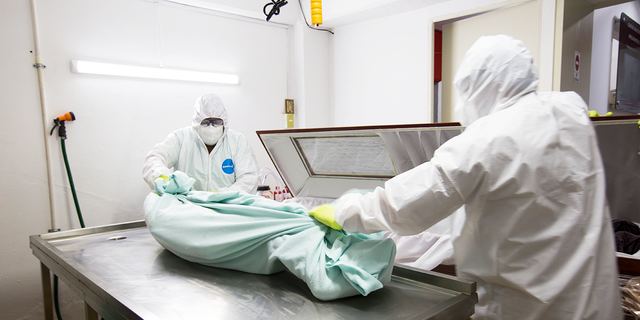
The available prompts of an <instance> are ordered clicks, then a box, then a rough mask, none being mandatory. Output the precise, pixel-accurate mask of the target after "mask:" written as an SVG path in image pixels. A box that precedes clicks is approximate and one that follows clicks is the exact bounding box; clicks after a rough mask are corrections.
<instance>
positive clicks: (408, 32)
mask: <svg viewBox="0 0 640 320" xmlns="http://www.w3.org/2000/svg"><path fill="white" fill-rule="evenodd" d="M538 2H539V3H540V5H541V8H542V9H541V10H540V11H539V15H540V21H541V23H540V28H541V33H540V42H541V44H542V46H541V61H543V62H544V63H543V64H542V65H541V68H542V69H543V70H541V72H540V74H541V77H543V78H542V79H541V84H542V83H544V84H545V89H548V88H550V83H551V76H552V74H551V68H552V61H551V60H552V59H551V57H552V56H553V46H552V41H550V38H551V39H552V38H553V27H552V26H553V25H554V22H555V10H553V8H555V1H554V0H540V1H538ZM501 3H505V4H512V3H513V1H497V0H493V1H492V0H483V1H465V0H452V1H447V2H444V3H440V4H436V5H433V6H429V7H427V8H423V9H419V10H414V11H410V12H405V13H401V14H397V15H393V16H389V17H385V18H380V19H375V20H370V21H366V22H361V23H357V24H352V25H347V26H342V27H337V28H335V29H334V31H335V35H334V36H333V40H334V42H333V49H332V55H331V56H332V59H333V61H332V64H333V67H332V81H333V82H332V90H333V91H332V92H333V99H334V103H333V104H332V108H333V113H332V123H333V125H336V126H347V125H377V124H399V123H421V122H431V107H432V88H431V87H432V86H431V84H430V83H431V82H430V81H432V80H431V79H430V78H431V77H432V72H433V71H432V62H431V55H432V53H433V39H432V38H433V35H432V27H431V25H432V21H433V20H435V19H439V18H440V17H443V16H450V18H453V17H455V16H456V15H457V14H462V13H464V14H468V13H470V12H472V11H473V10H474V9H477V8H482V7H485V6H489V5H496V4H501Z"/></svg>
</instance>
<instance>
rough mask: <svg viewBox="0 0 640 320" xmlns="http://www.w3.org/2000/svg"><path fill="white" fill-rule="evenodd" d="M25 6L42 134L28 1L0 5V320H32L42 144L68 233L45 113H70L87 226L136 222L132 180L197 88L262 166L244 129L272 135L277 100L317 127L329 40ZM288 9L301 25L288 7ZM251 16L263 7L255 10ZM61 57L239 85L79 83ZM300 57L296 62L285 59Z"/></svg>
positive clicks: (263, 28) (243, 26) (176, 14)
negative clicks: (210, 76) (224, 75)
mask: <svg viewBox="0 0 640 320" xmlns="http://www.w3.org/2000/svg"><path fill="white" fill-rule="evenodd" d="M36 3H37V7H38V10H37V13H38V19H37V22H38V24H39V31H40V43H41V51H40V56H41V58H42V60H43V63H44V64H45V65H46V69H45V71H44V79H43V82H44V85H45V100H46V109H45V116H44V117H45V119H47V124H46V128H43V121H42V112H41V110H40V103H39V94H38V80H37V77H36V69H35V68H33V67H32V65H33V63H34V60H35V56H34V54H33V53H30V51H33V50H34V38H33V33H32V26H31V16H30V14H31V10H30V7H29V1H26V0H20V1H18V0H10V1H0V27H2V28H1V29H0V30H1V31H0V41H1V43H2V46H0V107H1V108H2V112H3V115H4V116H5V117H6V120H5V123H4V125H2V126H1V127H0V139H1V141H2V149H1V151H0V159H2V160H1V163H2V166H1V167H0V170H1V171H0V173H1V174H2V177H3V179H4V181H5V183H3V184H2V185H1V186H0V226H1V228H2V232H0V239H1V243H2V248H0V319H41V318H42V317H43V309H42V293H41V287H40V270H39V262H38V260H37V259H36V258H35V257H34V256H32V254H31V250H30V249H29V246H28V236H29V235H35V234H42V233H46V232H47V230H48V229H49V228H50V227H51V225H50V214H49V211H50V210H49V198H48V187H47V169H46V165H45V151H44V150H45V147H44V144H45V139H47V141H48V142H49V143H50V145H51V153H52V163H53V165H52V171H53V181H54V195H55V211H56V215H55V217H56V220H57V223H56V227H58V228H61V229H63V230H68V229H70V228H78V227H79V223H78V222H77V217H76V213H75V208H74V205H73V200H72V197H71V194H70V191H69V190H70V189H69V183H68V179H67V177H66V172H65V168H64V164H63V161H62V155H61V152H60V141H59V138H57V137H56V136H54V137H49V136H48V131H49V129H50V128H51V125H52V123H53V122H52V120H53V118H54V117H57V116H60V115H62V114H64V113H66V112H68V111H73V112H74V113H75V114H76V116H77V120H76V121H74V122H72V123H67V134H68V139H67V140H66V147H67V153H68V158H69V162H70V165H71V169H72V173H73V179H74V182H75V186H76V189H77V192H78V198H79V202H80V207H81V209H82V214H83V216H84V221H85V224H86V226H87V227H92V226H98V225H104V224H110V223H117V222H124V221H131V220H138V219H143V218H144V217H143V213H142V203H143V201H144V197H145V196H146V195H147V194H148V193H149V191H150V190H149V187H148V186H147V185H146V183H144V181H143V180H142V177H141V170H142V162H143V159H144V157H145V155H146V154H147V152H148V151H149V150H150V149H151V147H152V146H153V145H154V144H156V143H158V142H160V141H161V140H163V139H164V138H165V137H166V136H167V134H168V133H169V132H171V131H172V130H175V129H178V128H181V127H184V126H187V125H190V123H191V115H192V112H193V105H194V102H195V100H196V98H197V97H198V96H199V95H201V94H203V93H207V92H214V93H217V94H219V95H220V96H221V97H222V99H223V101H224V102H225V104H226V106H227V110H228V112H229V117H230V122H229V125H230V127H231V128H232V129H234V130H236V131H239V132H241V133H243V134H244V135H245V136H246V137H247V138H248V139H249V141H250V143H251V145H252V147H253V149H254V151H255V152H256V155H257V157H258V161H259V164H260V166H269V167H271V168H273V165H272V164H271V163H270V160H269V158H268V156H267V154H266V152H265V151H264V148H263V147H262V145H261V143H260V142H259V139H258V137H257V135H256V134H255V131H256V130H265V129H281V128H283V125H284V121H283V115H282V113H283V110H284V99H285V98H294V99H296V110H297V111H298V112H300V114H304V113H305V112H304V111H305V110H304V106H305V105H308V106H310V107H312V108H313V109H314V110H311V111H309V112H306V114H307V115H308V117H310V119H309V120H307V122H308V123H312V124H313V125H315V126H328V125H329V123H328V121H329V116H328V114H329V106H328V103H329V94H328V92H329V90H328V85H329V71H328V70H329V68H328V56H327V52H328V50H329V44H328V43H329V42H328V39H329V35H328V34H324V33H320V32H318V31H313V30H310V31H311V33H308V32H306V30H304V29H302V28H299V29H296V28H295V27H294V26H288V27H287V26H286V25H285V26H284V27H279V26H276V25H272V24H270V25H267V24H266V23H263V22H261V21H254V22H249V20H246V19H244V20H237V19H230V18H225V17H221V16H218V15H214V14H211V13H210V12H209V11H202V10H195V11H194V10H187V9H185V8H184V7H181V6H176V5H172V4H169V3H166V2H161V3H160V4H155V3H154V2H151V1H145V0H110V1H98V0H36ZM244 9H246V8H244ZM287 10H288V12H289V13H290V14H289V16H291V14H294V16H295V17H297V18H298V19H302V17H301V16H300V15H299V8H298V7H297V3H293V2H292V3H290V4H289V5H288V6H287ZM261 11H262V6H260V7H259V8H256V12H258V13H259V14H260V15H261V14H262V13H261ZM296 12H297V13H298V14H295V13H296ZM278 19H280V18H278ZM276 20H277V19H276ZM296 24H297V22H296ZM287 28H288V29H287ZM305 28H306V26H305ZM294 29H296V30H297V31H296V30H294ZM303 31H304V34H302V35H301V36H299V37H296V32H298V33H303ZM297 48H300V50H297ZM295 52H298V54H300V55H303V57H296V56H295ZM292 55H293V56H292ZM72 59H87V60H94V61H104V62H114V63H122V64H133V65H143V66H152V67H156V66H159V65H163V66H164V67H165V68H178V69H187V70H202V71H217V72H228V73H236V74H238V75H240V79H241V83H240V85H237V86H235V85H212V84H200V83H188V82H176V81H164V80H144V79H125V78H116V77H103V76H95V75H79V74H74V73H71V72H70V67H69V64H70V60H72ZM298 60H300V61H307V63H302V64H299V65H296V64H294V62H293V61H298ZM310 62H313V64H309V63H310ZM304 68H309V70H305V69H304ZM314 73H315V75H314ZM296 75H304V76H305V77H306V78H307V79H306V80H307V81H306V83H307V86H304V87H302V90H304V93H305V94H306V96H308V97H310V98H311V99H313V101H310V102H308V103H305V101H304V100H303V101H298V100H297V99H298V97H297V96H296V92H297V91H296V90H290V88H291V87H292V86H291V84H290V83H288V81H293V82H295V81H296ZM296 116H299V115H298V114H297V115H296ZM45 137H46V138H45ZM61 300H62V301H61V305H62V313H63V317H64V318H65V319H78V318H81V317H82V316H83V311H82V307H83V305H82V303H81V302H80V301H79V299H78V298H77V297H76V296H75V294H74V293H73V292H71V291H70V290H68V289H67V288H66V286H64V285H61Z"/></svg>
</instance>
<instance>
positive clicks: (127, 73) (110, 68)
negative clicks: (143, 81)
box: [71, 60, 240, 84]
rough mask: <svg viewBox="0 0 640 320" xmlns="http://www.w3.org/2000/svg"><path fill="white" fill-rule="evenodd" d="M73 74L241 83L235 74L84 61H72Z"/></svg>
mask: <svg viewBox="0 0 640 320" xmlns="http://www.w3.org/2000/svg"><path fill="white" fill-rule="evenodd" d="M71 72H74V73H89V74H102V75H108V76H121V77H134V78H150V79H167V80H182V81H199V82H212V83H223V84H238V83H239V82H240V80H239V78H238V76H237V75H235V74H224V73H212V72H200V71H187V70H175V69H163V68H149V67H136V66H127V65H121V64H112V63H102V62H92V61H82V60H71Z"/></svg>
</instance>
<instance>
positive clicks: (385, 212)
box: [334, 129, 486, 235]
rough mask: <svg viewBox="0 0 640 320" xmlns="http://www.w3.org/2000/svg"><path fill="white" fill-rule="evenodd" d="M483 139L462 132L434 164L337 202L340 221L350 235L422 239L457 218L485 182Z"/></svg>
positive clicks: (428, 164)
mask: <svg viewBox="0 0 640 320" xmlns="http://www.w3.org/2000/svg"><path fill="white" fill-rule="evenodd" d="M467 130H468V129H467ZM484 146H485V145H484V144H483V142H482V138H480V139H478V134H477V133H471V132H466V131H465V132H463V133H462V134H461V135H460V136H457V137H455V138H453V139H451V140H449V141H447V142H446V143H445V144H443V145H442V146H441V147H440V148H439V149H438V150H436V152H435V153H434V156H433V158H432V159H431V161H429V162H426V163H423V164H421V165H419V166H417V167H415V168H413V169H411V170H408V171H406V172H404V173H402V174H399V175H397V176H395V177H394V178H392V179H390V180H388V181H387V182H386V183H385V185H384V188H376V189H375V190H374V191H373V192H371V193H368V194H365V195H359V194H347V195H344V196H342V197H340V198H339V199H338V200H336V202H335V203H334V204H335V207H336V211H335V220H336V222H338V224H340V225H341V226H342V227H343V228H344V229H345V230H346V231H349V232H360V233H372V232H378V231H392V232H393V233H396V234H398V235H413V234H418V233H420V232H422V231H424V230H426V229H428V228H429V227H431V226H433V225H434V224H436V223H438V222H439V221H440V220H442V219H444V218H446V217H448V216H449V215H451V214H452V213H454V212H455V211H456V210H457V209H458V208H460V207H461V206H462V205H464V204H465V200H466V199H468V198H469V197H470V196H471V195H473V194H475V193H477V192H478V190H480V189H481V188H480V186H481V185H482V184H483V183H484V182H485V181H484V180H485V175H484V173H485V167H484V164H483V163H484V162H486V159H484V158H485V156H486V155H484V154H483V152H484V151H483V150H484V149H483V147H484Z"/></svg>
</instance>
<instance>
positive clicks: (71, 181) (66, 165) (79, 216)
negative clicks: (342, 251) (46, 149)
mask: <svg viewBox="0 0 640 320" xmlns="http://www.w3.org/2000/svg"><path fill="white" fill-rule="evenodd" d="M64 140H65V139H60V145H61V146H62V156H63V157H64V166H65V167H66V168H67V176H68V177H69V185H70V186H71V193H72V194H73V203H74V204H75V205H76V212H77V213H78V220H79V221H80V227H82V228H84V220H82V213H80V204H78V196H77V195H76V187H75V186H74V185H73V178H72V177H71V168H69V160H67V148H66V147H65V144H64Z"/></svg>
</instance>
